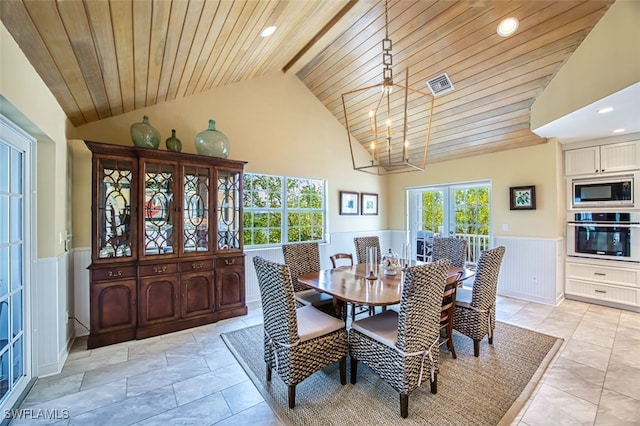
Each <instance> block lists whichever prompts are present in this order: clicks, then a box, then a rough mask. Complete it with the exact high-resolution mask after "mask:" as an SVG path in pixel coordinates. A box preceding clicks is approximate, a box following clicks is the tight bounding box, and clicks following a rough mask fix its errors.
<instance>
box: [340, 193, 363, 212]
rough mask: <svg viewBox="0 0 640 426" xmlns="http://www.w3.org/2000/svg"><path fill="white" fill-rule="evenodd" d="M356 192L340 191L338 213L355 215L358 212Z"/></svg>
mask: <svg viewBox="0 0 640 426" xmlns="http://www.w3.org/2000/svg"><path fill="white" fill-rule="evenodd" d="M358 201H359V200H358V193H357V192H349V191H340V214H342V215H349V214H353V215H357V214H358Z"/></svg>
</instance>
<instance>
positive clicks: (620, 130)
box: [613, 129, 627, 133]
mask: <svg viewBox="0 0 640 426" xmlns="http://www.w3.org/2000/svg"><path fill="white" fill-rule="evenodd" d="M625 130H627V129H615V130H614V131H613V133H622V132H624V131H625Z"/></svg>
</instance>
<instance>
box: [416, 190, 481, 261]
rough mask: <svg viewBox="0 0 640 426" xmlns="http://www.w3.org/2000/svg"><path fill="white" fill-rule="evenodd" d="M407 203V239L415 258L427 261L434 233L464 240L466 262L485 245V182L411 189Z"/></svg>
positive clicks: (471, 259) (475, 257)
mask: <svg viewBox="0 0 640 426" xmlns="http://www.w3.org/2000/svg"><path fill="white" fill-rule="evenodd" d="M409 203H410V204H409V205H410V208H409V231H410V233H409V234H410V238H411V240H410V242H411V246H412V247H413V249H412V251H413V252H414V253H415V255H416V258H417V259H418V260H423V261H428V260H430V256H431V248H432V244H433V238H434V236H436V235H439V236H457V237H459V238H464V239H466V240H467V256H466V259H467V261H468V262H470V263H475V262H476V261H477V259H478V257H479V255H480V252H481V251H482V250H486V249H487V248H488V247H489V240H490V235H491V227H490V186H489V183H488V182H479V183H474V184H460V185H446V186H438V187H425V188H416V189H411V190H409Z"/></svg>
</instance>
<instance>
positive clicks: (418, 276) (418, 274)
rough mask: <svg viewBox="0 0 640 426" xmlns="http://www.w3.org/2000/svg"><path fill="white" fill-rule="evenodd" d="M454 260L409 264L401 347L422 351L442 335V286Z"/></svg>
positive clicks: (400, 318)
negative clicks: (410, 265) (417, 264)
mask: <svg viewBox="0 0 640 426" xmlns="http://www.w3.org/2000/svg"><path fill="white" fill-rule="evenodd" d="M450 265H451V262H450V261H449V260H448V259H441V260H439V261H437V262H433V263H428V264H426V265H420V266H412V267H409V268H407V271H406V272H405V276H404V283H403V285H402V297H401V299H400V309H399V310H398V342H397V343H396V346H397V347H398V349H400V350H402V351H405V352H409V353H412V352H421V351H424V350H426V349H429V346H430V345H431V344H432V343H433V342H434V341H436V340H438V339H439V335H440V312H441V307H442V289H443V287H444V283H445V280H446V278H447V272H448V271H449V266H450Z"/></svg>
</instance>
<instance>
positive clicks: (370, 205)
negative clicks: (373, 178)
mask: <svg viewBox="0 0 640 426" xmlns="http://www.w3.org/2000/svg"><path fill="white" fill-rule="evenodd" d="M360 197H361V199H362V202H361V205H362V214H363V215H377V214H378V194H369V193H366V192H363V193H362V194H360Z"/></svg>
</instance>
